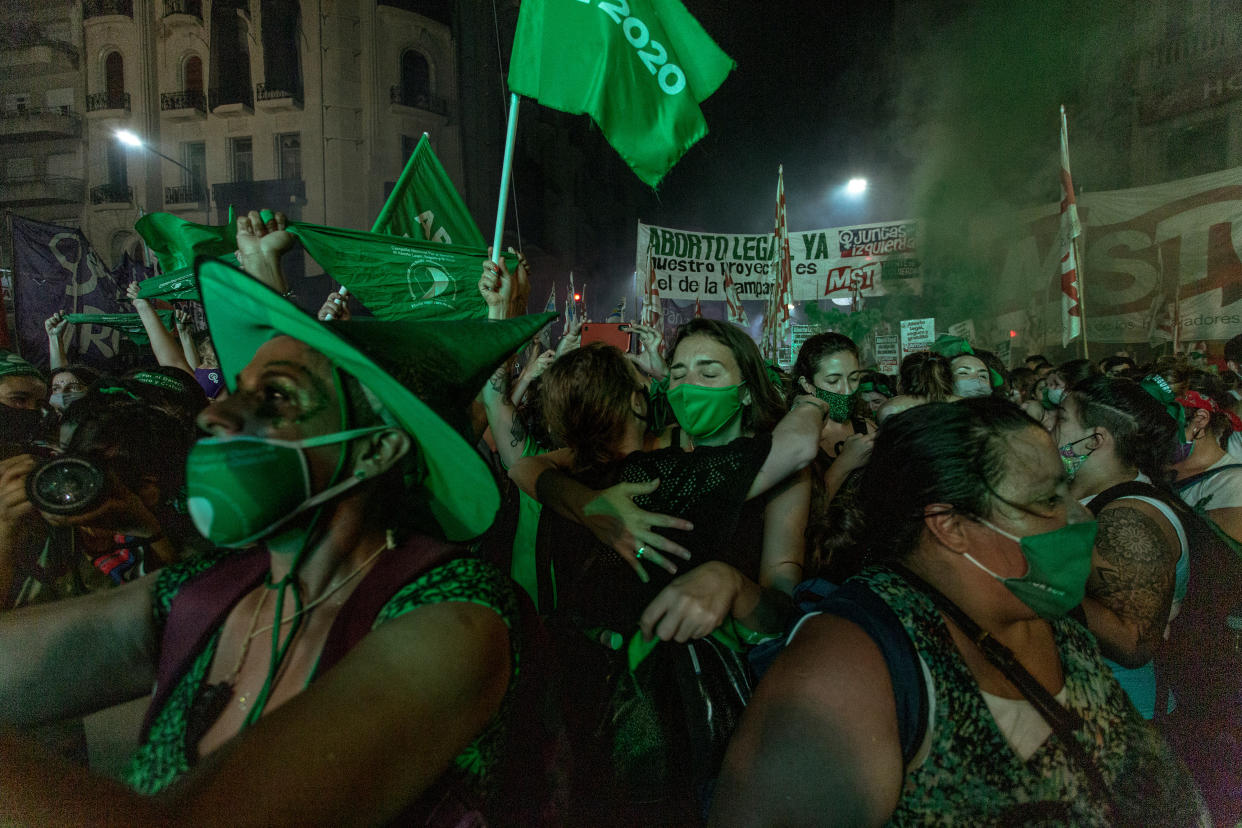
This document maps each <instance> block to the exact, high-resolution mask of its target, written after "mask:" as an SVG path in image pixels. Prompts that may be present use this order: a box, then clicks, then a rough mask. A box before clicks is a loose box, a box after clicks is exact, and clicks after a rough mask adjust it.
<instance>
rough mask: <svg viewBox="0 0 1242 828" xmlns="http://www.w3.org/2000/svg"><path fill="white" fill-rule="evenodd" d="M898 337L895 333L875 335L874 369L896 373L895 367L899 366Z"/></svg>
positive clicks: (884, 372)
mask: <svg viewBox="0 0 1242 828" xmlns="http://www.w3.org/2000/svg"><path fill="white" fill-rule="evenodd" d="M899 341H900V337H898V336H897V335H896V334H893V335H892V336H881V335H879V334H877V335H876V337H875V364H876V370H877V371H879V372H880V373H881V374H896V373H897V369H898V368H900V367H901V347H900V345H899Z"/></svg>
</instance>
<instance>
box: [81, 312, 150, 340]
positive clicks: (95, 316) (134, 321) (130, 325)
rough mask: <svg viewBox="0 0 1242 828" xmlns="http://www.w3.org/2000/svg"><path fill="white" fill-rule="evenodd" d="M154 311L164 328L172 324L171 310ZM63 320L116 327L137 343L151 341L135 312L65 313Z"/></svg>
mask: <svg viewBox="0 0 1242 828" xmlns="http://www.w3.org/2000/svg"><path fill="white" fill-rule="evenodd" d="M156 313H157V314H158V315H159V317H160V321H161V322H163V323H164V327H165V328H168V327H169V326H170V325H171V324H172V317H173V312H172V311H156ZM65 321H66V322H68V323H69V324H71V325H99V326H101V327H105V328H116V329H117V330H118V331H120V332H121V333H123V334H124V335H125V336H126V337H128V338H129V339H131V340H133V341H134V342H136V343H138V344H139V345H146V344H147V343H148V342H150V341H151V338H150V337H149V336H147V329H146V328H145V327H144V326H143V324H142V318H141V317H140V316H138V314H136V313H67V314H65Z"/></svg>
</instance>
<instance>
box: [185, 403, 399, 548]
mask: <svg viewBox="0 0 1242 828" xmlns="http://www.w3.org/2000/svg"><path fill="white" fill-rule="evenodd" d="M386 428H388V426H371V427H369V428H356V429H352V430H350V431H340V432H336V433H334V434H324V435H321V436H319V437H311V438H309V439H306V440H296V441H292V440H265V439H263V438H261V437H249V436H237V437H208V438H205V439H202V440H199V441H198V442H197V443H195V445H194V448H193V449H191V450H190V456H189V459H188V460H187V461H186V470H185V476H186V494H187V496H188V504H187V505H188V510H189V513H190V518H191V519H192V520H193V521H194V526H195V527H196V528H197V529H198V531H199V532H200V533H201V534H202V535H203V537H205V538H207V540H209V541H211V542H212V543H214V544H216V545H218V546H224V547H240V546H247V545H249V544H251V543H253V542H255V541H257V540H259V539H261V538H265V537H268V536H270V535H271V534H272V533H273V532H275V531H276V530H277V529H279V528H280V527H281V526H282V525H284V524H285V523H286V522H287V521H289V520H290V519H292V518H293V517H294V516H295V515H298V514H300V513H302V512H304V511H305V510H307V509H310V508H312V507H314V506H317V505H319V504H320V503H323V502H325V501H328V500H331V499H332V498H334V497H336V496H337V495H339V494H340V493H342V492H344V491H346V490H347V489H350V488H353V487H354V486H356V485H358V483H360V482H361V480H362V478H360V477H355V476H353V475H351V476H350V477H349V478H348V479H346V480H343V481H341V482H340V483H337V484H335V485H333V486H329V487H328V488H327V489H324V490H323V491H322V492H320V493H319V494H317V495H312V494H311V480H310V467H309V466H308V465H307V462H306V453H305V451H303V449H307V448H312V447H314V446H327V445H332V444H334V443H344V442H346V441H348V440H352V439H354V438H355V437H361V436H362V435H364V434H371V433H372V432H375V431H383V430H384V429H386Z"/></svg>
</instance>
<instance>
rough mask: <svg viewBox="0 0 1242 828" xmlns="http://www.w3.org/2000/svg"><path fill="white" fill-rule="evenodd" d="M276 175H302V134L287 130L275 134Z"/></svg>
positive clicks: (279, 176)
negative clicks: (282, 133) (280, 133)
mask: <svg viewBox="0 0 1242 828" xmlns="http://www.w3.org/2000/svg"><path fill="white" fill-rule="evenodd" d="M276 177H277V178H282V179H286V180H289V179H299V178H301V177H302V135H301V133H298V132H287V133H285V134H284V135H277V136H276Z"/></svg>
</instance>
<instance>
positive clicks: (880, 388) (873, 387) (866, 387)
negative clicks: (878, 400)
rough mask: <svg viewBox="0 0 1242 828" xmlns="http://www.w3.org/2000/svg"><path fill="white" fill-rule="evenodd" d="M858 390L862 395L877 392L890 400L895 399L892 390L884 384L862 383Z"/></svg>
mask: <svg viewBox="0 0 1242 828" xmlns="http://www.w3.org/2000/svg"><path fill="white" fill-rule="evenodd" d="M858 390H859V392H860V393H865V392H867V391H877V392H879V393H881V394H883V395H884V396H886V397H888V398H889V399H892V397H893V392H892V390H891V389H890V388H889V387H888V386H887V385H885V384H884V383H882V382H860V383H859V384H858Z"/></svg>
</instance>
